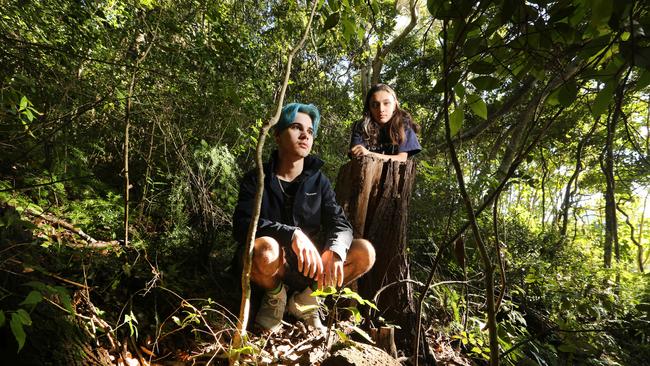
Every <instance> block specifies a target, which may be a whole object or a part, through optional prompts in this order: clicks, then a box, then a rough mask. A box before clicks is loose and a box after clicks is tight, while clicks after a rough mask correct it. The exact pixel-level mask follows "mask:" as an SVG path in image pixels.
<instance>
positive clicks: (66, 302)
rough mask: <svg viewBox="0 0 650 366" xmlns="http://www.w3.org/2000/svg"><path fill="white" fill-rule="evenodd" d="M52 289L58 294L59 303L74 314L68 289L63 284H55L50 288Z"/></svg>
mask: <svg viewBox="0 0 650 366" xmlns="http://www.w3.org/2000/svg"><path fill="white" fill-rule="evenodd" d="M52 290H53V291H54V293H55V294H56V295H57V296H58V298H59V302H60V303H61V305H63V307H64V308H65V309H66V310H67V311H69V312H70V314H74V307H72V300H71V299H70V294H69V293H68V290H67V289H66V288H65V287H63V286H55V287H53V288H52Z"/></svg>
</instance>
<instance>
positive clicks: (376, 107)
mask: <svg viewBox="0 0 650 366" xmlns="http://www.w3.org/2000/svg"><path fill="white" fill-rule="evenodd" d="M396 108H397V101H396V100H395V98H393V95H392V94H391V93H389V92H387V91H385V90H379V91H377V92H375V93H374V94H373V95H372V96H371V97H370V115H371V116H372V119H373V120H375V122H377V123H379V124H382V125H383V124H384V123H386V122H388V121H389V120H390V118H391V117H392V116H393V113H395V109H396Z"/></svg>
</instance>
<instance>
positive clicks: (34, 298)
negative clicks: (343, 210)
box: [20, 290, 43, 305]
mask: <svg viewBox="0 0 650 366" xmlns="http://www.w3.org/2000/svg"><path fill="white" fill-rule="evenodd" d="M41 301H43V294H41V292H40V291H36V290H32V291H30V292H29V294H27V297H26V298H25V300H23V302H21V303H20V305H36V304H38V303H39V302H41Z"/></svg>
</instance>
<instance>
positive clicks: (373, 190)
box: [336, 157, 415, 329]
mask: <svg viewBox="0 0 650 366" xmlns="http://www.w3.org/2000/svg"><path fill="white" fill-rule="evenodd" d="M414 179H415V162H414V161H413V160H409V161H406V162H397V161H392V160H391V161H387V160H382V159H378V158H373V157H361V158H353V159H352V160H351V161H350V162H348V163H347V164H345V165H343V166H342V167H341V169H340V170H339V174H338V177H337V180H336V198H337V201H338V203H339V204H340V205H341V206H342V207H343V210H344V211H345V213H346V215H347V216H348V219H349V220H350V223H351V224H352V227H353V229H354V237H355V238H365V239H367V240H369V241H370V242H371V243H372V245H373V246H374V247H375V251H376V253H377V259H376V261H375V265H374V267H373V268H372V270H371V271H370V272H369V273H367V274H366V275H365V276H364V277H362V278H361V279H360V280H359V283H358V292H359V294H360V295H361V296H362V297H364V298H366V299H373V298H374V296H375V295H376V294H377V291H379V290H380V289H382V288H383V287H384V286H387V285H390V284H393V283H394V284H393V285H391V286H390V287H388V288H385V289H384V290H383V291H382V292H381V294H380V296H379V298H378V299H377V306H378V307H379V310H380V313H381V315H382V316H383V317H384V318H386V319H389V320H392V321H394V322H396V323H397V324H399V325H400V326H402V329H409V328H408V327H410V326H411V325H412V324H411V321H412V319H409V316H410V315H412V314H415V304H414V302H413V296H412V289H411V285H410V284H409V283H408V282H406V281H404V280H407V279H409V277H410V275H409V265H408V260H407V256H406V227H407V222H408V220H407V219H408V206H409V200H410V198H411V190H412V188H413V181H414ZM400 282H401V283H400Z"/></svg>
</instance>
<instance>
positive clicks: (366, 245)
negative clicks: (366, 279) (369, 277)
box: [350, 239, 376, 273]
mask: <svg viewBox="0 0 650 366" xmlns="http://www.w3.org/2000/svg"><path fill="white" fill-rule="evenodd" d="M350 252H351V253H350V254H352V256H353V260H354V262H355V265H356V267H357V268H358V270H359V272H361V273H366V272H368V271H369V270H370V268H372V266H373V265H374V264H375V259H376V253H375V248H374V247H373V246H372V244H371V243H370V242H369V241H368V240H366V239H354V240H353V241H352V246H351V247H350Z"/></svg>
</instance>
